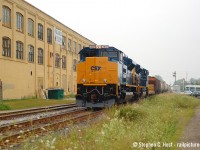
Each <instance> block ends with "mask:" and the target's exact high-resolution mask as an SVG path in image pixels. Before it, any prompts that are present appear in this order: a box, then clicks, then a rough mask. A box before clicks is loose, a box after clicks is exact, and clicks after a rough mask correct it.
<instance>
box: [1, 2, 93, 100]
mask: <svg viewBox="0 0 200 150" xmlns="http://www.w3.org/2000/svg"><path fill="white" fill-rule="evenodd" d="M0 5H1V6H0V23H1V24H0V38H1V40H0V45H2V47H1V49H0V99H18V98H26V97H33V96H36V95H37V94H38V91H39V90H40V89H48V88H56V87H57V88H63V89H64V91H65V94H70V93H75V92H76V76H77V73H76V64H77V62H78V61H79V56H78V52H79V51H80V50H81V49H82V48H83V47H85V46H88V45H91V44H94V43H93V42H92V41H90V40H88V39H87V38H85V37H84V36H82V35H80V34H79V33H77V32H75V31H73V30H72V29H70V28H68V27H67V26H65V25H64V24H62V23H60V22H59V21H57V20H56V19H54V18H52V17H51V16H49V15H48V14H45V13H44V12H42V11H41V10H39V9H37V8H36V7H34V6H32V5H31V4H29V3H27V2H26V1H24V0H1V3H0ZM55 38H56V39H55Z"/></svg>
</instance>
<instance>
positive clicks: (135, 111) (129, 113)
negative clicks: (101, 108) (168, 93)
mask: <svg viewBox="0 0 200 150" xmlns="http://www.w3.org/2000/svg"><path fill="white" fill-rule="evenodd" d="M116 115H117V117H118V118H124V119H126V120H129V121H134V120H137V119H142V118H144V117H145V116H146V113H145V112H144V110H143V109H141V108H139V107H132V106H127V107H122V108H121V109H119V111H118V112H117V114H116Z"/></svg>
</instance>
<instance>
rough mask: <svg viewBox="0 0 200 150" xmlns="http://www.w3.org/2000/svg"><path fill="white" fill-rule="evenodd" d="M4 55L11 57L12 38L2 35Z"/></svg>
mask: <svg viewBox="0 0 200 150" xmlns="http://www.w3.org/2000/svg"><path fill="white" fill-rule="evenodd" d="M2 56H4V57H11V39H10V38H9V37H7V36H3V37H2Z"/></svg>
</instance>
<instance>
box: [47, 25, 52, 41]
mask: <svg viewBox="0 0 200 150" xmlns="http://www.w3.org/2000/svg"><path fill="white" fill-rule="evenodd" d="M47 43H49V44H52V29H50V28H47Z"/></svg>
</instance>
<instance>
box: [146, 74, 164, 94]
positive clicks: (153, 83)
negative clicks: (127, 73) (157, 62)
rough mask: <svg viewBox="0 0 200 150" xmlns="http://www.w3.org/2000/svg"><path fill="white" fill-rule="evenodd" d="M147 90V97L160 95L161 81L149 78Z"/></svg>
mask: <svg viewBox="0 0 200 150" xmlns="http://www.w3.org/2000/svg"><path fill="white" fill-rule="evenodd" d="M148 88H149V95H154V94H159V93H161V91H162V90H161V81H160V80H158V79H157V78H156V77H151V76H149V79H148Z"/></svg>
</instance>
